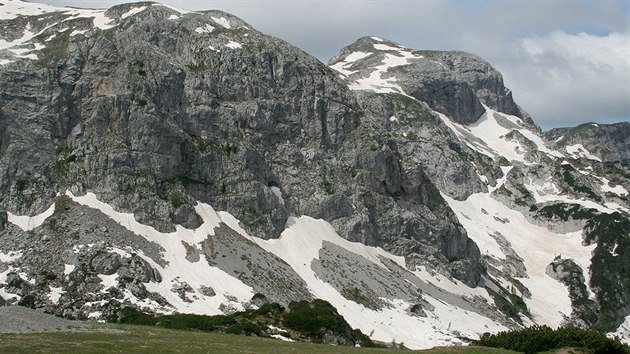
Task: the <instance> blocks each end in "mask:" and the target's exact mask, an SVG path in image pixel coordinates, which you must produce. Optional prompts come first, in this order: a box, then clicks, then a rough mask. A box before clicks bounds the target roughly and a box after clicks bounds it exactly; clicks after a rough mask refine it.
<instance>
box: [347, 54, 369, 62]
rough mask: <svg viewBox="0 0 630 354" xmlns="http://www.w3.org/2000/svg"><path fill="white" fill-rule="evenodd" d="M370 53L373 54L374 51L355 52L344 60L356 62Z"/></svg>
mask: <svg viewBox="0 0 630 354" xmlns="http://www.w3.org/2000/svg"><path fill="white" fill-rule="evenodd" d="M370 55H372V53H365V52H353V53H350V54H348V56H347V57H346V58H345V59H344V60H343V61H344V62H345V63H354V62H355V61H357V60H361V59H363V58H367V57H369V56H370Z"/></svg>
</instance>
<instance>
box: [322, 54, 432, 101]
mask: <svg viewBox="0 0 630 354" xmlns="http://www.w3.org/2000/svg"><path fill="white" fill-rule="evenodd" d="M374 48H375V49H376V50H379V51H384V50H385V51H388V52H392V51H393V52H394V53H384V55H385V58H384V59H383V61H382V62H381V64H380V65H378V66H376V67H374V69H373V70H372V72H371V73H370V75H369V76H368V77H359V78H356V79H354V81H352V82H351V83H350V84H349V85H348V86H349V87H350V89H352V90H368V91H374V92H381V93H399V94H403V95H407V94H406V93H405V92H404V91H403V90H402V88H400V86H399V85H398V84H397V83H396V81H397V79H396V78H395V77H389V78H385V77H383V75H385V74H387V71H388V70H389V69H390V68H393V67H397V66H401V65H407V64H409V63H410V62H411V61H412V60H414V59H419V58H423V56H421V55H417V54H414V53H413V52H412V51H411V50H409V49H407V48H404V47H392V46H389V45H386V44H380V43H379V44H374ZM372 54H373V53H364V52H355V53H351V54H350V55H348V57H346V59H345V60H344V61H340V62H338V63H335V64H334V65H331V68H332V69H334V70H336V71H338V72H339V73H341V74H343V75H346V76H350V75H352V74H354V71H350V70H348V68H347V67H348V66H350V65H352V63H354V62H355V61H357V60H359V59H362V58H365V57H367V56H369V55H372Z"/></svg>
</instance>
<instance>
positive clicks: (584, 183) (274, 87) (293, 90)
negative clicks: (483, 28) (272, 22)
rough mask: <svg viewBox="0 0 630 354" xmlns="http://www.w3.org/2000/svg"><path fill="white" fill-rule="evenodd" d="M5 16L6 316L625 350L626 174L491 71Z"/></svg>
mask: <svg viewBox="0 0 630 354" xmlns="http://www.w3.org/2000/svg"><path fill="white" fill-rule="evenodd" d="M0 4H2V6H0V19H1V20H0V23H1V25H2V28H3V29H4V30H3V32H2V33H0V82H2V85H0V302H8V303H9V304H21V305H24V306H30V307H34V308H41V309H43V310H44V311H46V312H49V313H53V314H56V315H59V316H64V317H69V318H77V319H113V318H117V316H119V315H120V312H121V310H122V309H123V308H125V307H129V306H131V307H135V308H137V309H140V310H142V311H150V312H157V313H172V312H180V313H199V314H219V313H232V312H234V311H238V310H243V309H246V308H255V307H257V306H260V303H261V302H260V299H261V298H264V299H266V301H273V302H278V303H280V304H284V305H286V304H288V303H289V302H291V301H294V300H303V299H306V300H309V299H313V298H321V299H324V300H327V301H329V302H330V303H331V304H333V305H334V306H335V307H336V308H337V310H338V311H339V313H340V314H341V315H343V316H344V317H345V318H346V320H347V321H348V323H349V324H350V325H351V326H352V327H354V328H359V329H361V330H362V331H363V332H364V333H371V336H372V337H373V339H376V340H380V341H386V342H391V341H392V340H394V339H395V340H397V341H404V343H405V345H407V346H409V347H412V348H423V347H431V346H435V345H446V344H449V343H451V344H452V343H458V342H461V341H462V340H463V339H465V338H476V337H478V336H479V335H480V334H481V333H483V332H488V331H492V332H495V331H499V330H503V329H506V328H515V327H520V326H526V325H531V324H546V325H551V326H559V325H565V324H572V325H578V326H583V327H593V328H596V329H598V330H601V331H603V332H615V331H617V333H618V334H621V335H626V336H627V334H626V333H627V332H624V331H627V330H628V327H630V320H629V319H628V318H627V316H628V315H630V305H629V304H630V303H629V302H628V300H627V298H628V294H630V288H628V286H629V285H628V284H630V282H628V276H629V274H630V272H629V271H628V268H627V267H628V262H627V260H628V259H630V257H629V256H630V255H628V254H626V253H627V252H628V249H629V248H628V247H626V245H627V243H628V242H629V240H630V235H629V234H628V232H629V230H630V217H629V212H630V202H629V201H628V190H627V189H626V188H627V186H628V176H629V175H630V168H629V166H628V165H627V162H626V161H623V160H614V161H613V160H611V159H609V157H610V156H611V155H606V154H603V153H602V152H603V151H605V150H603V148H602V149H599V148H597V147H591V146H588V149H589V150H586V148H584V147H581V149H583V150H584V151H585V153H583V154H575V153H572V151H575V146H574V145H575V144H577V142H576V141H574V140H570V139H569V138H568V136H569V133H568V132H557V133H553V139H552V140H549V139H550V138H549V137H548V136H547V138H546V137H545V136H543V135H541V134H540V132H539V129H538V127H537V126H536V124H535V123H534V122H533V121H532V120H531V118H530V117H529V116H528V115H527V113H525V112H524V111H523V110H522V109H521V108H520V107H518V106H517V105H516V104H515V103H514V101H513V99H512V96H511V93H510V91H509V90H508V89H507V88H505V86H504V85H503V81H502V78H501V75H500V73H498V72H497V71H496V70H495V69H493V68H492V67H491V66H490V65H489V64H488V63H486V62H485V61H483V60H482V59H480V58H478V57H476V56H474V55H472V54H467V53H462V52H434V51H417V50H411V49H408V48H404V47H401V46H399V45H397V44H395V43H393V42H390V41H387V40H384V39H381V38H377V37H365V38H362V39H359V40H358V41H357V42H355V43H354V44H352V45H350V46H348V47H346V48H344V49H342V51H341V52H340V54H339V55H338V56H337V57H336V58H334V59H332V60H331V62H330V66H327V65H324V64H323V63H321V62H319V61H318V60H316V59H315V58H313V57H312V56H310V55H308V54H306V53H304V52H303V51H301V50H300V49H298V48H295V47H294V46H292V45H290V44H288V43H286V42H284V41H282V40H280V39H277V38H274V37H270V36H267V35H265V34H262V33H260V32H258V31H256V30H255V29H253V28H252V27H251V26H250V25H248V24H247V23H245V22H244V21H242V20H240V19H238V18H237V17H234V16H232V15H229V14H227V13H224V12H221V11H203V12H188V11H182V10H178V9H174V8H171V7H167V6H163V5H160V4H156V3H148V2H143V3H135V4H126V5H118V6H115V7H112V8H110V9H108V10H83V9H75V8H57V7H51V6H47V5H40V4H35V3H27V2H23V1H17V0H0ZM610 129H611V131H614V130H616V128H615V127H612V128H610ZM611 134H612V133H611ZM557 135H562V136H567V138H566V139H564V140H563V139H562V138H560V137H557ZM571 139H573V138H571ZM562 141H564V143H563V144H562V147H561V148H560V147H558V146H560V145H559V144H560V142H562ZM624 321H625V322H624Z"/></svg>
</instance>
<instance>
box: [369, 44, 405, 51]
mask: <svg viewBox="0 0 630 354" xmlns="http://www.w3.org/2000/svg"><path fill="white" fill-rule="evenodd" d="M374 49H376V50H395V51H399V50H400V47H392V46H391V45H387V44H380V43H379V44H374Z"/></svg>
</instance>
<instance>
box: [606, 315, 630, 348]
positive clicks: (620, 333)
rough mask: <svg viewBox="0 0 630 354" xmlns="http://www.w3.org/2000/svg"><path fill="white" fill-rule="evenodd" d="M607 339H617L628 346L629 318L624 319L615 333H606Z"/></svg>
mask: <svg viewBox="0 0 630 354" xmlns="http://www.w3.org/2000/svg"><path fill="white" fill-rule="evenodd" d="M608 337H619V339H620V340H621V341H622V342H623V343H626V344H630V316H627V317H626V320H625V321H624V322H623V323H622V324H621V325H619V328H617V330H616V331H615V332H611V333H608Z"/></svg>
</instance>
